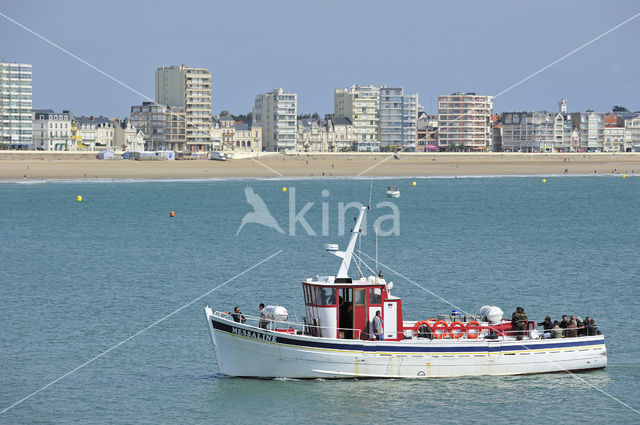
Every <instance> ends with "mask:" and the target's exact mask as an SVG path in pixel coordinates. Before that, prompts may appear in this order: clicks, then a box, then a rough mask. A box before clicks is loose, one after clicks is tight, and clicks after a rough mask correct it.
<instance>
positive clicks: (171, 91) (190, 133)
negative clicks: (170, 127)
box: [145, 65, 212, 151]
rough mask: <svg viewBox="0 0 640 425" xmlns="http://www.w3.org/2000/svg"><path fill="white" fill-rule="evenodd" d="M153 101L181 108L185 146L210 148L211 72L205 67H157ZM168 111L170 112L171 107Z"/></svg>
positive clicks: (192, 148)
mask: <svg viewBox="0 0 640 425" xmlns="http://www.w3.org/2000/svg"><path fill="white" fill-rule="evenodd" d="M156 103H158V104H160V105H167V106H170V107H175V108H184V119H185V141H186V146H187V149H189V150H192V151H207V150H212V143H211V73H210V72H209V70H208V69H206V68H192V67H188V66H186V65H180V66H177V65H172V66H163V67H161V68H158V70H157V71H156ZM168 111H169V112H171V109H169V110H168ZM145 134H146V133H145Z"/></svg>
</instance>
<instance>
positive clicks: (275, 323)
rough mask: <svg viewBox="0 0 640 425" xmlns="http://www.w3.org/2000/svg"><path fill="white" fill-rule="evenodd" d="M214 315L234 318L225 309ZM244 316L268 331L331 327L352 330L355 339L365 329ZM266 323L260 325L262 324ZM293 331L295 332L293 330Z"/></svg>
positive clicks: (358, 337) (309, 329)
mask: <svg viewBox="0 0 640 425" xmlns="http://www.w3.org/2000/svg"><path fill="white" fill-rule="evenodd" d="M213 315H214V316H215V317H220V318H222V319H227V320H229V319H230V320H234V319H233V316H232V315H231V314H230V313H226V312H223V311H216V312H214V313H213ZM242 316H243V317H244V318H245V320H246V321H245V322H244V323H243V324H245V325H248V326H253V327H256V328H258V329H263V330H267V331H273V332H278V333H281V332H289V333H298V332H302V333H305V334H308V333H309V331H311V329H318V330H321V329H330V330H331V331H337V332H338V335H339V334H340V333H341V332H342V333H348V332H351V334H352V335H353V336H354V337H355V338H353V339H360V337H361V336H362V333H363V331H362V330H361V329H353V328H336V327H331V326H319V325H310V324H308V323H304V322H292V321H288V320H270V319H265V318H262V317H259V316H251V315H248V314H244V313H243V314H242ZM234 321H235V320H234ZM261 324H262V325H264V327H263V326H260V325H261ZM292 331H293V332H292Z"/></svg>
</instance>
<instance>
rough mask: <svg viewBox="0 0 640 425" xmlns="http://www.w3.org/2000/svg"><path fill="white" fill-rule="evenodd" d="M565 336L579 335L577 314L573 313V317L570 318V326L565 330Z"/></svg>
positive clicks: (573, 336)
mask: <svg viewBox="0 0 640 425" xmlns="http://www.w3.org/2000/svg"><path fill="white" fill-rule="evenodd" d="M564 336H565V338H575V337H577V336H578V321H577V320H576V316H574V315H573V314H572V315H571V319H570V320H569V326H567V328H566V329H565V331H564Z"/></svg>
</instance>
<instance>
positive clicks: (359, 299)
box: [353, 289, 365, 305]
mask: <svg viewBox="0 0 640 425" xmlns="http://www.w3.org/2000/svg"><path fill="white" fill-rule="evenodd" d="M353 299H354V301H355V303H356V305H364V304H365V294H364V289H356V290H355V291H354V296H353Z"/></svg>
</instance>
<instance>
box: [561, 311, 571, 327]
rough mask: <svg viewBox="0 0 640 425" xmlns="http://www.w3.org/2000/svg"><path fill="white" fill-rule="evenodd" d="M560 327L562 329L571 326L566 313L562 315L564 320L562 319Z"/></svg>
mask: <svg viewBox="0 0 640 425" xmlns="http://www.w3.org/2000/svg"><path fill="white" fill-rule="evenodd" d="M560 327H561V328H562V329H566V328H568V327H569V319H568V318H567V315H566V314H563V315H562V320H561V321H560Z"/></svg>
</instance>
